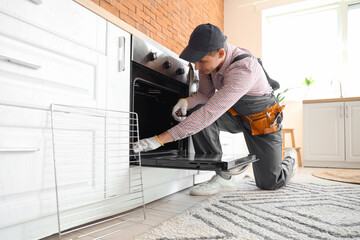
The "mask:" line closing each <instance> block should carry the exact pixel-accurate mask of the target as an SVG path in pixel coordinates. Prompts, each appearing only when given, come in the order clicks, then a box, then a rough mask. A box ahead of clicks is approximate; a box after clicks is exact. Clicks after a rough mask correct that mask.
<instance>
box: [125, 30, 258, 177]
mask: <svg viewBox="0 0 360 240" xmlns="http://www.w3.org/2000/svg"><path fill="white" fill-rule="evenodd" d="M190 71H192V70H191V69H190V68H189V65H188V63H187V62H186V61H184V60H182V59H180V58H179V57H178V56H177V55H176V54H174V53H172V52H171V51H169V50H167V49H166V48H165V47H163V46H161V45H160V44H158V43H157V42H155V41H151V42H150V41H144V40H143V39H140V38H139V37H136V36H134V35H133V36H132V57H131V93H130V96H131V100H130V103H131V111H133V112H136V113H137V114H138V126H139V129H138V130H139V131H138V132H139V137H140V139H143V138H148V137H153V136H154V135H157V134H160V133H163V132H164V131H166V130H168V129H169V128H171V127H173V126H175V125H176V124H178V122H177V121H175V120H174V119H173V117H172V115H171V113H172V108H173V106H174V105H175V104H176V103H177V101H178V100H179V98H185V97H187V96H188V95H189V85H190V83H191V79H190V78H189V76H191V75H193V74H190V73H191V72H190ZM199 124H201V123H199ZM188 149H189V141H188V139H183V140H180V141H176V142H172V143H167V144H165V146H163V147H160V148H158V149H156V150H153V151H149V152H143V153H141V164H142V166H152V167H165V168H180V169H200V170H230V169H234V168H237V167H241V166H244V165H247V164H249V163H250V162H253V161H256V158H255V156H232V155H230V156H229V155H223V154H220V155H219V154H216V155H214V154H212V155H204V154H202V155H199V154H195V153H189V151H188ZM133 163H137V161H133Z"/></svg>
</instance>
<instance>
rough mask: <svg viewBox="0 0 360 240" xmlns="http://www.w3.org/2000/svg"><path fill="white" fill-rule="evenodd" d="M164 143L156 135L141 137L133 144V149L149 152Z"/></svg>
mask: <svg viewBox="0 0 360 240" xmlns="http://www.w3.org/2000/svg"><path fill="white" fill-rule="evenodd" d="M161 146H162V144H161V143H160V141H159V140H158V139H157V138H156V136H154V137H151V138H145V139H141V140H140V141H138V142H136V143H134V144H133V150H134V152H135V153H138V152H147V151H151V150H154V149H157V148H159V147H161Z"/></svg>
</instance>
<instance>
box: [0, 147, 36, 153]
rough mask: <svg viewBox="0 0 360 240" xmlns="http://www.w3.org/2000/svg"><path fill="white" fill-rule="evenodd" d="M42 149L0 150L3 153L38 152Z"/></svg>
mask: <svg viewBox="0 0 360 240" xmlns="http://www.w3.org/2000/svg"><path fill="white" fill-rule="evenodd" d="M38 151H40V148H0V153H2V152H38Z"/></svg>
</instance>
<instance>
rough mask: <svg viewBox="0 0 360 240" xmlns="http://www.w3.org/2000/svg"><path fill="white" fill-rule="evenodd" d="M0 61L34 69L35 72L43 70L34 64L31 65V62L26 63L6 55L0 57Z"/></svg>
mask: <svg viewBox="0 0 360 240" xmlns="http://www.w3.org/2000/svg"><path fill="white" fill-rule="evenodd" d="M0 59H2V60H5V61H8V62H10V63H14V64H18V65H21V66H23V67H27V68H31V69H34V70H37V69H39V68H41V66H40V65H37V64H33V63H29V62H25V61H23V60H19V59H16V58H12V57H8V56H4V55H0Z"/></svg>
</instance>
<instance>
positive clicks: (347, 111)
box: [345, 105, 350, 118]
mask: <svg viewBox="0 0 360 240" xmlns="http://www.w3.org/2000/svg"><path fill="white" fill-rule="evenodd" d="M345 115H346V117H347V118H349V117H350V112H349V106H348V105H346V107H345Z"/></svg>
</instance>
